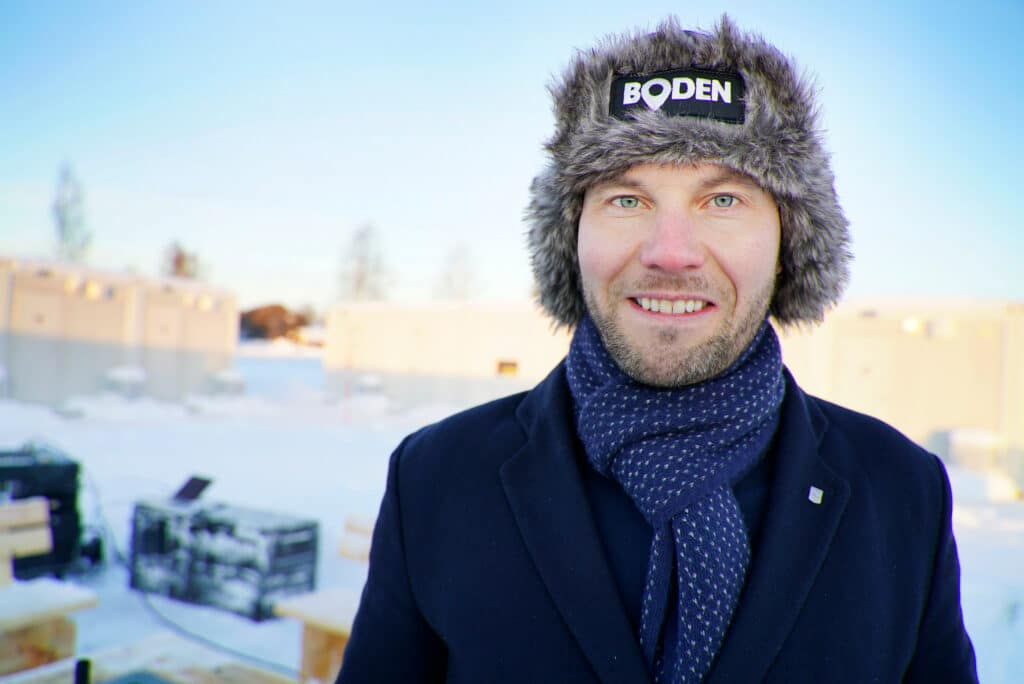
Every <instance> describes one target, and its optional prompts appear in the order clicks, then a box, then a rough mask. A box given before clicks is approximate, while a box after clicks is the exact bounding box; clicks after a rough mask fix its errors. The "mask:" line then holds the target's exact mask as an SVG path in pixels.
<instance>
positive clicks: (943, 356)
mask: <svg viewBox="0 0 1024 684" xmlns="http://www.w3.org/2000/svg"><path fill="white" fill-rule="evenodd" d="M781 337H782V347H783V355H784V358H785V361H786V364H787V366H789V368H790V369H791V370H792V371H793V374H794V376H795V377H796V379H797V381H798V382H799V383H800V385H801V386H802V387H803V388H804V389H805V390H807V391H808V392H811V393H813V394H817V395H818V396H821V397H824V398H826V399H830V400H832V401H835V402H836V403H838V404H842V405H843V406H847V407H849V408H853V409H856V410H859V411H863V412H865V413H869V414H871V415H875V416H878V417H880V418H882V419H884V420H885V421H887V422H889V423H891V424H892V425H894V426H896V427H897V428H899V429H900V430H901V431H903V432H904V433H906V434H907V435H908V436H909V437H911V438H912V439H913V440H915V441H916V442H918V443H919V444H923V445H926V446H928V447H929V448H931V449H932V450H934V451H936V452H938V453H940V454H941V455H943V456H945V457H949V458H952V459H954V460H961V461H967V462H970V463H971V464H972V465H979V466H980V465H985V464H986V463H995V462H997V461H1005V460H1006V459H1007V458H1009V459H1010V460H1011V461H1012V463H1010V465H1008V466H1007V469H1009V470H1011V471H1013V474H1014V475H1015V476H1017V477H1020V478H1021V479H1020V480H1019V481H1020V482H1022V483H1024V473H1020V474H1018V473H1017V472H1016V471H1017V470H1019V469H1020V466H1021V464H1020V463H1019V462H1018V461H1020V460H1021V458H1022V456H1021V455H1024V302H1011V301H997V302H994V301H983V302H970V301H961V302H957V301H947V300H941V301H940V300H930V301H894V300H889V301H880V302H861V303H858V304H849V305H845V306H842V307H840V308H838V309H836V310H834V311H833V312H831V313H830V314H829V316H828V317H827V319H826V321H825V323H824V324H822V325H821V326H819V327H817V328H814V329H811V330H807V331H787V332H784V333H783V334H782V335H781Z"/></svg>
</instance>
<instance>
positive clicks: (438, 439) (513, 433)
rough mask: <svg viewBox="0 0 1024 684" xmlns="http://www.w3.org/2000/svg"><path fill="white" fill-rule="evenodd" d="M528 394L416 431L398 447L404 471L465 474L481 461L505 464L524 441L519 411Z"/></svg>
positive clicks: (474, 409)
mask: <svg viewBox="0 0 1024 684" xmlns="http://www.w3.org/2000/svg"><path fill="white" fill-rule="evenodd" d="M526 394H527V393H526V392H520V393H518V394H513V395H510V396H507V397H502V398H500V399H495V400H493V401H489V402H487V403H485V404H480V405H479V406H474V407H473V408H469V409H466V410H464V411H460V412H458V413H455V414H453V415H450V416H448V417H446V418H444V419H442V420H440V421H438V422H436V423H433V424H431V425H427V426H425V427H422V428H420V429H419V430H417V431H416V432H413V433H412V434H411V435H409V436H408V437H406V439H405V441H404V442H403V443H402V445H401V446H400V447H399V450H400V452H401V465H402V469H403V471H408V470H410V469H411V470H415V471H431V472H433V473H436V472H437V471H447V470H453V469H454V470H462V471H463V472H466V471H467V469H469V470H472V469H473V468H474V467H479V466H480V465H481V462H487V461H490V460H493V459H495V458H498V459H500V461H503V460H504V459H505V458H507V457H508V455H510V447H513V446H517V445H519V444H521V443H522V441H523V439H524V432H523V429H522V427H521V426H520V425H519V423H518V421H517V420H516V409H517V408H518V406H519V405H520V404H521V403H522V401H523V398H524V397H525V396H526ZM424 474H426V473H425V472H424Z"/></svg>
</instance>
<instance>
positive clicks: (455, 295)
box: [434, 243, 476, 300]
mask: <svg viewBox="0 0 1024 684" xmlns="http://www.w3.org/2000/svg"><path fill="white" fill-rule="evenodd" d="M475 287H476V277H475V271H474V269H473V253H472V252H471V251H470V249H469V246H468V245H466V244H465V243H459V244H457V245H455V246H454V247H453V248H452V249H451V250H450V251H449V252H448V254H447V256H446V257H445V260H444V264H443V265H442V267H441V273H440V275H439V276H438V279H437V283H436V285H435V287H434V296H435V297H437V298H438V299H460V300H465V299H469V298H470V297H472V296H473V289H474V288H475Z"/></svg>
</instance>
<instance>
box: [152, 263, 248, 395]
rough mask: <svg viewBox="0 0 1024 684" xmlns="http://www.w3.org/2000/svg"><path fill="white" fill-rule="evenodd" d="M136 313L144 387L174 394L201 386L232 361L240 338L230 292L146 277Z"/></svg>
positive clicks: (183, 392) (163, 393)
mask: <svg viewBox="0 0 1024 684" xmlns="http://www.w3.org/2000/svg"><path fill="white" fill-rule="evenodd" d="M140 291H141V297H142V301H143V302H145V306H144V307H143V311H142V314H141V317H140V331H139V335H140V344H139V348H140V350H141V362H142V366H143V368H145V370H146V391H147V393H148V394H151V395H153V396H156V397H162V398H177V397H180V396H182V395H183V394H185V393H187V392H189V391H195V390H196V389H201V388H203V386H204V385H205V384H206V383H207V382H208V380H209V378H210V377H211V376H212V375H213V374H214V373H216V372H217V371H219V370H222V369H224V368H227V367H228V366H230V365H231V362H232V359H233V358H234V354H235V348H236V346H237V341H238V306H237V304H236V302H235V299H234V297H233V296H232V295H230V294H229V293H227V292H225V291H221V290H214V289H211V288H209V287H206V286H203V285H201V284H198V283H195V282H192V281H188V280H181V279H166V280H160V281H146V282H144V283H142V284H141V285H140Z"/></svg>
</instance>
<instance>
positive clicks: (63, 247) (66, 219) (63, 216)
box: [53, 163, 92, 261]
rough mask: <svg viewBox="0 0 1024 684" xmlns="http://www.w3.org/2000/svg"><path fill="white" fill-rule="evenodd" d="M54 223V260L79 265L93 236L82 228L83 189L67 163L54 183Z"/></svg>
mask: <svg viewBox="0 0 1024 684" xmlns="http://www.w3.org/2000/svg"><path fill="white" fill-rule="evenodd" d="M53 222H54V226H55V228H56V229H57V258H58V259H66V260H68V261H81V260H82V259H83V258H84V257H85V253H86V252H87V251H88V250H89V245H90V244H92V234H91V233H90V232H89V231H88V230H86V228H85V209H84V206H83V199H82V186H81V185H80V184H79V182H78V179H77V178H75V174H74V171H72V170H71V165H70V164H68V163H65V164H64V165H63V166H61V169H60V175H59V177H58V179H57V193H56V196H55V197H54V199H53Z"/></svg>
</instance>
